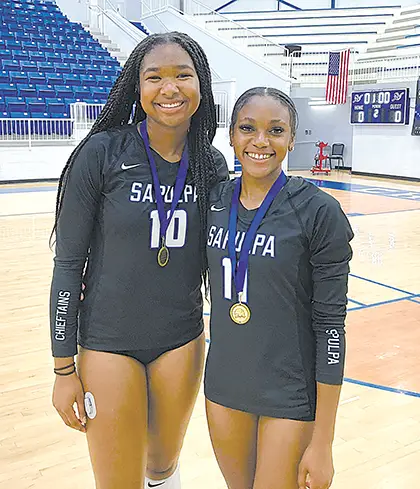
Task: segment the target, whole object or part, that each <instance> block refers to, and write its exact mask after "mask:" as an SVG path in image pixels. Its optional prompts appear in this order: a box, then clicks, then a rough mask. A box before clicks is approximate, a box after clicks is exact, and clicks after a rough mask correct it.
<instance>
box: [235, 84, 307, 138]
mask: <svg viewBox="0 0 420 489" xmlns="http://www.w3.org/2000/svg"><path fill="white" fill-rule="evenodd" d="M252 97H271V98H273V99H274V100H277V101H278V102H280V103H281V104H282V105H284V106H285V107H286V108H287V109H288V110H289V115H290V129H291V133H292V138H293V139H294V138H295V137H296V131H297V128H298V124H299V117H298V112H297V109H296V106H295V103H294V102H293V100H292V99H291V98H290V97H289V96H288V95H286V94H285V93H284V92H282V91H281V90H278V89H277V88H271V87H255V88H251V89H250V90H247V91H246V92H244V93H243V94H242V95H241V96H240V97H239V98H238V100H237V101H236V103H235V106H234V107H233V111H232V118H231V121H230V129H229V131H230V134H231V135H232V134H233V130H234V129H235V125H236V122H237V121H238V114H239V112H240V111H241V109H242V108H243V107H244V106H245V105H246V104H247V103H248V101H249V100H250V99H251V98H252Z"/></svg>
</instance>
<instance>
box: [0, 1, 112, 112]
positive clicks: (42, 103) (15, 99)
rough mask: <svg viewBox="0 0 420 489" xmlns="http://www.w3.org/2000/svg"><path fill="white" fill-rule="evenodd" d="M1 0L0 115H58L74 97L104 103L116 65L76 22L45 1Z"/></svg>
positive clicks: (66, 109)
mask: <svg viewBox="0 0 420 489" xmlns="http://www.w3.org/2000/svg"><path fill="white" fill-rule="evenodd" d="M1 5H2V8H1V9H0V115H1V114H3V115H5V116H6V117H10V116H13V117H18V116H20V117H22V116H23V115H25V116H26V117H30V116H32V117H37V118H48V117H51V116H54V117H60V118H63V117H67V116H68V114H69V105H70V104H71V103H74V102H75V101H76V100H83V101H86V102H91V103H104V102H105V100H106V99H107V97H108V92H109V89H110V87H111V86H112V83H113V82H114V80H115V79H116V76H118V74H119V72H120V70H121V67H120V65H119V63H118V62H117V60H116V59H115V58H113V57H112V56H111V55H110V53H109V52H107V51H106V50H105V49H104V48H103V47H102V46H101V45H100V44H99V43H98V41H96V40H95V39H93V37H92V35H91V34H90V33H88V32H86V31H85V30H84V29H83V27H82V26H81V24H80V23H72V22H70V21H69V19H68V18H67V17H66V16H65V15H63V13H62V12H61V11H60V9H59V8H58V6H57V5H56V4H55V3H54V2H52V1H50V0H20V1H11V0H3V1H2V2H1ZM93 90H95V92H93Z"/></svg>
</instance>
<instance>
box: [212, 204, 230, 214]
mask: <svg viewBox="0 0 420 489" xmlns="http://www.w3.org/2000/svg"><path fill="white" fill-rule="evenodd" d="M225 209H226V207H216V206H215V205H212V206H211V207H210V210H211V211H214V212H221V211H224V210H225Z"/></svg>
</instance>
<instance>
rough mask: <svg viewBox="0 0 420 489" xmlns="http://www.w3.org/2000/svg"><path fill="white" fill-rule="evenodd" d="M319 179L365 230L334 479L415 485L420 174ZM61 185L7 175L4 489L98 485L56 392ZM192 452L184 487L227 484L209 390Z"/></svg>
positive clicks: (1, 338) (357, 251) (3, 201)
mask: <svg viewBox="0 0 420 489" xmlns="http://www.w3.org/2000/svg"><path fill="white" fill-rule="evenodd" d="M305 176H306V177H308V178H314V177H312V176H311V175H310V174H307V175H305ZM315 179H316V180H317V184H318V185H320V186H321V187H322V188H323V189H324V190H325V191H326V192H328V193H331V194H332V195H334V197H336V198H337V199H338V200H339V201H340V202H341V204H342V206H343V209H344V210H345V212H346V213H347V214H348V216H349V219H350V221H351V223H352V226H353V228H354V231H355V235H356V236H355V239H354V241H353V249H354V258H353V260H352V263H351V278H350V286H349V307H348V309H349V313H348V319H347V344H348V355H347V364H346V372H345V376H346V380H345V383H344V386H343V391H342V397H341V404H340V408H339V413H338V423H337V431H336V439H335V445H334V457H335V467H336V477H335V480H334V483H333V486H332V487H333V489H354V488H357V489H408V488H410V487H415V486H416V485H417V484H418V480H419V479H420V463H419V461H420V347H419V345H420V184H413V183H405V182H402V181H390V180H378V179H372V178H361V177H355V176H350V175H348V174H347V173H345V172H333V173H332V175H331V176H329V177H319V178H318V177H315ZM55 188H56V187H55V185H54V184H29V185H13V186H11V185H9V186H0V256H1V262H0V296H1V309H0V489H29V488H31V489H32V488H34V489H48V488H56V487H57V486H59V487H60V489H93V488H94V485H93V477H92V474H91V468H90V462H89V458H88V452H87V447H86V441H85V437H84V435H82V434H80V433H78V432H75V431H72V430H70V429H69V428H67V427H66V426H64V424H63V423H62V422H61V419H60V418H59V417H58V415H57V414H56V413H55V411H54V410H53V408H52V405H51V401H50V399H51V387H52V383H53V374H52V359H51V357H50V347H49V327H48V294H49V283H50V278H51V270H52V258H53V255H52V253H51V251H50V250H49V247H48V238H49V233H50V230H51V225H52V220H53V208H54V199H55ZM206 319H207V320H208V310H207V311H206ZM181 463H182V470H181V474H182V480H183V488H184V489H196V488H200V489H222V488H225V487H226V486H225V484H224V482H223V479H222V477H221V475H220V472H219V470H218V467H217V465H216V462H215V459H214V456H213V453H212V450H211V446H210V441H209V437H208V434H207V426H206V421H205V413H204V398H203V393H202V392H201V393H200V396H199V399H198V401H197V405H196V408H195V411H194V415H193V419H192V421H191V424H190V427H189V431H188V435H187V438H186V442H185V446H184V449H183V452H182V459H181Z"/></svg>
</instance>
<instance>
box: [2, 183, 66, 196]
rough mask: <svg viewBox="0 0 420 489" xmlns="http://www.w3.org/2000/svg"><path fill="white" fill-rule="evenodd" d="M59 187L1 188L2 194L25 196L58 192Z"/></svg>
mask: <svg viewBox="0 0 420 489" xmlns="http://www.w3.org/2000/svg"><path fill="white" fill-rule="evenodd" d="M56 191H57V187H56V186H55V185H54V186H53V185H51V186H49V187H10V188H9V187H0V194H25V193H33V192H56Z"/></svg>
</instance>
